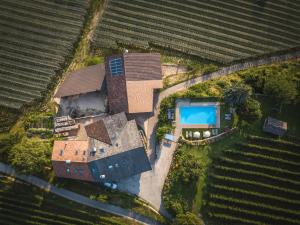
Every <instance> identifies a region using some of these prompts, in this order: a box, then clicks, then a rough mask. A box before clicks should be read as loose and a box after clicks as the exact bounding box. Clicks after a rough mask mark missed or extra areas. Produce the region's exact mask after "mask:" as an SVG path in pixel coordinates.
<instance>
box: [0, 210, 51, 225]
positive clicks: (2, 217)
mask: <svg viewBox="0 0 300 225" xmlns="http://www.w3.org/2000/svg"><path fill="white" fill-rule="evenodd" d="M0 224H9V225H15V224H18V225H19V224H20V225H24V224H39V225H43V224H45V223H38V222H36V221H30V220H24V218H22V217H18V216H16V215H14V214H13V215H11V214H9V212H7V211H6V212H4V211H2V210H0Z"/></svg>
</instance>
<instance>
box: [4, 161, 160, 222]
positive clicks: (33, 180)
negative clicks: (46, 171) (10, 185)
mask: <svg viewBox="0 0 300 225" xmlns="http://www.w3.org/2000/svg"><path fill="white" fill-rule="evenodd" d="M0 172H1V173H5V174H7V175H9V176H12V177H16V178H18V179H20V180H22V181H25V182H27V183H30V184H32V185H34V186H37V187H39V188H41V189H43V190H45V191H49V192H51V193H53V194H56V195H59V196H61V197H63V198H66V199H69V200H71V201H74V202H78V203H80V204H83V205H86V206H90V207H92V208H95V209H99V210H102V211H105V212H108V213H112V214H114V215H117V216H121V217H125V218H127V219H130V220H134V221H136V222H139V223H141V224H151V225H152V224H153V225H154V224H155V225H159V223H158V222H157V221H153V220H152V219H150V218H147V217H145V216H142V215H140V214H137V213H135V212H133V211H130V210H128V209H123V208H121V207H118V206H114V205H110V204H105V203H101V202H98V201H94V200H91V199H89V198H87V197H85V196H83V195H79V194H77V193H75V192H72V191H68V190H66V189H64V188H57V187H55V186H54V185H51V184H49V183H47V182H46V181H44V180H42V179H40V178H38V177H35V176H30V175H29V176H26V175H21V174H18V173H16V171H15V170H14V168H12V167H11V166H9V165H6V164H4V163H1V162H0Z"/></svg>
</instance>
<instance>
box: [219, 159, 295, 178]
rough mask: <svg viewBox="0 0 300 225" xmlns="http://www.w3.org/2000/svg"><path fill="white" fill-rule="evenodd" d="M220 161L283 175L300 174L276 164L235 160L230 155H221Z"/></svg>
mask: <svg viewBox="0 0 300 225" xmlns="http://www.w3.org/2000/svg"><path fill="white" fill-rule="evenodd" d="M219 161H220V162H222V163H224V162H228V163H231V164H237V165H239V166H246V167H248V168H255V169H256V168H260V169H262V170H264V171H266V170H269V171H270V172H271V173H277V174H279V173H282V174H283V176H286V175H287V176H289V175H295V176H300V172H294V171H290V170H287V169H283V168H280V167H275V166H268V165H264V164H259V163H256V162H248V161H243V160H234V159H231V158H228V157H221V158H220V159H219Z"/></svg>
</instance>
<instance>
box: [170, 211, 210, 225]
mask: <svg viewBox="0 0 300 225" xmlns="http://www.w3.org/2000/svg"><path fill="white" fill-rule="evenodd" d="M173 225H204V223H203V221H202V220H201V219H200V218H199V217H197V216H196V215H195V214H193V213H190V212H187V213H186V214H178V215H177V216H176V218H175V220H174V223H173Z"/></svg>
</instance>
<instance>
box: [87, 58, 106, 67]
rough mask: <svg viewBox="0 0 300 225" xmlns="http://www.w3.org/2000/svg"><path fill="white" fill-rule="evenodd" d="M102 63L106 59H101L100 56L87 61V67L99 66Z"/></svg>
mask: <svg viewBox="0 0 300 225" xmlns="http://www.w3.org/2000/svg"><path fill="white" fill-rule="evenodd" d="M101 63H104V58H103V57H99V56H92V57H89V58H87V59H86V60H85V65H86V66H92V65H97V64H101Z"/></svg>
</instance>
